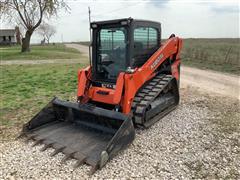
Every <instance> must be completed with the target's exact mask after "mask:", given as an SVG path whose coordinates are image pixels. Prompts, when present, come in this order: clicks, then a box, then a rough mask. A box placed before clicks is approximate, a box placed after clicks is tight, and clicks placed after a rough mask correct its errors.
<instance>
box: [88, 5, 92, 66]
mask: <svg viewBox="0 0 240 180" xmlns="http://www.w3.org/2000/svg"><path fill="white" fill-rule="evenodd" d="M88 21H89V37H90V44H89V47H88V48H89V49H88V53H89V64H90V66H91V59H92V58H91V44H92V33H91V9H90V7H89V6H88Z"/></svg>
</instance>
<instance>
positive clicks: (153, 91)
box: [132, 74, 173, 125]
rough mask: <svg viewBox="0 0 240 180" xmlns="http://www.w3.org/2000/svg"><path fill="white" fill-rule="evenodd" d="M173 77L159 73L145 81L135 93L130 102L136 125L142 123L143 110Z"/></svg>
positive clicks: (143, 120) (145, 109) (143, 121)
mask: <svg viewBox="0 0 240 180" xmlns="http://www.w3.org/2000/svg"><path fill="white" fill-rule="evenodd" d="M172 79H173V76H172V75H165V74H159V75H156V76H155V77H154V78H152V79H151V80H150V81H149V82H147V83H146V84H145V85H144V87H143V88H142V89H141V90H140V91H139V92H138V93H137V94H136V96H135V98H134V99H133V103H132V112H133V117H134V122H135V124H137V125H144V123H145V119H144V118H145V112H146V111H147V108H148V106H149V105H150V104H151V103H152V102H153V101H154V100H155V99H156V98H157V97H158V95H159V94H160V93H161V92H162V91H163V90H164V88H166V87H167V85H168V84H169V82H170V81H171V80H172Z"/></svg>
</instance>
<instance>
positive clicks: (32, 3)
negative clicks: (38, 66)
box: [0, 0, 69, 52]
mask: <svg viewBox="0 0 240 180" xmlns="http://www.w3.org/2000/svg"><path fill="white" fill-rule="evenodd" d="M62 8H63V9H65V10H68V9H69V8H68V6H67V4H66V3H65V1H64V0H0V15H1V16H4V19H8V20H9V21H10V22H11V21H15V22H16V23H20V24H21V25H22V26H23V27H24V28H25V30H26V33H25V37H24V38H23V39H22V52H28V51H30V40H31V36H32V34H33V32H34V31H35V30H36V29H37V28H38V27H39V26H40V24H41V23H42V21H43V19H44V18H48V19H49V18H50V17H51V16H54V15H57V12H58V10H60V9H62Z"/></svg>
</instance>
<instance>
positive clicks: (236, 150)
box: [0, 88, 240, 179]
mask: <svg viewBox="0 0 240 180" xmlns="http://www.w3.org/2000/svg"><path fill="white" fill-rule="evenodd" d="M181 93H182V95H181V96H182V100H181V104H180V106H179V107H178V108H177V110H175V111H174V112H172V113H170V114H169V115H168V116H166V117H165V118H163V119H162V120H161V121H159V122H157V123H156V124H155V125H153V126H152V127H151V128H149V129H147V130H137V134H136V139H135V140H134V142H133V143H132V144H131V145H130V146H129V148H128V149H126V150H125V151H123V152H121V153H120V154H119V155H118V156H116V157H115V158H114V159H112V160H111V161H110V162H109V163H108V164H107V165H106V166H105V167H104V168H103V169H102V170H101V171H97V172H96V173H95V174H94V175H93V176H89V175H88V173H89V171H90V167H89V166H87V165H83V166H81V167H80V168H78V169H76V170H74V169H73V167H72V166H73V164H74V163H75V160H69V161H67V163H66V164H61V163H60V161H61V159H62V158H63V154H58V155H56V156H54V157H50V156H49V155H50V153H51V152H52V151H53V149H49V150H47V151H45V152H40V148H41V147H42V146H37V147H33V148H32V147H31V143H28V144H25V143H24V142H23V141H10V142H4V143H2V144H1V145H0V149H1V152H0V153H1V163H0V166H1V171H2V173H1V174H0V179H7V178H10V179H87V178H93V179H94V178H124V179H125V178H146V179H171V178H173V179H175V178H178V179H191V178H210V179H214V178H233V179H239V178H240V164H239V162H240V141H239V140H240V130H239V127H240V126H236V125H234V126H236V127H237V128H235V129H234V128H233V129H231V132H228V131H226V130H222V129H221V128H222V127H220V126H219V124H218V121H221V118H222V116H223V115H224V113H229V112H232V111H236V115H239V112H238V110H237V109H236V108H237V107H236V103H237V104H238V103H239V101H235V100H232V99H228V100H226V102H224V104H225V105H224V106H222V105H221V103H220V101H219V100H218V98H213V97H210V96H209V95H207V94H202V93H201V92H198V91H196V90H195V89H194V88H191V89H189V88H183V89H182V90H181ZM216 103H218V105H219V106H218V108H220V109H215V108H212V106H214V104H216ZM219 103H220V104H219ZM234 103H235V105H234ZM221 108H223V109H224V111H225V112H224V111H223V110H222V109H221ZM229 108H230V109H229ZM216 120H218V121H217V122H216ZM235 121H236V123H237V125H240V124H239V120H238V119H237V120H236V119H235ZM221 126H222V125H221ZM227 127H228V125H227Z"/></svg>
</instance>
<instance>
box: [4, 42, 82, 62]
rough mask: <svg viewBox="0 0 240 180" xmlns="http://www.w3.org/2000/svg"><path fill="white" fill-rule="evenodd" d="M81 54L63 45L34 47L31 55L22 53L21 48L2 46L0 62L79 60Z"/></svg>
mask: <svg viewBox="0 0 240 180" xmlns="http://www.w3.org/2000/svg"><path fill="white" fill-rule="evenodd" d="M79 58H80V53H79V51H78V50H76V49H73V48H68V47H65V45H63V44H56V45H45V46H40V45H32V46H31V52H30V53H21V46H8V47H5V46H0V60H46V59H79Z"/></svg>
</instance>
